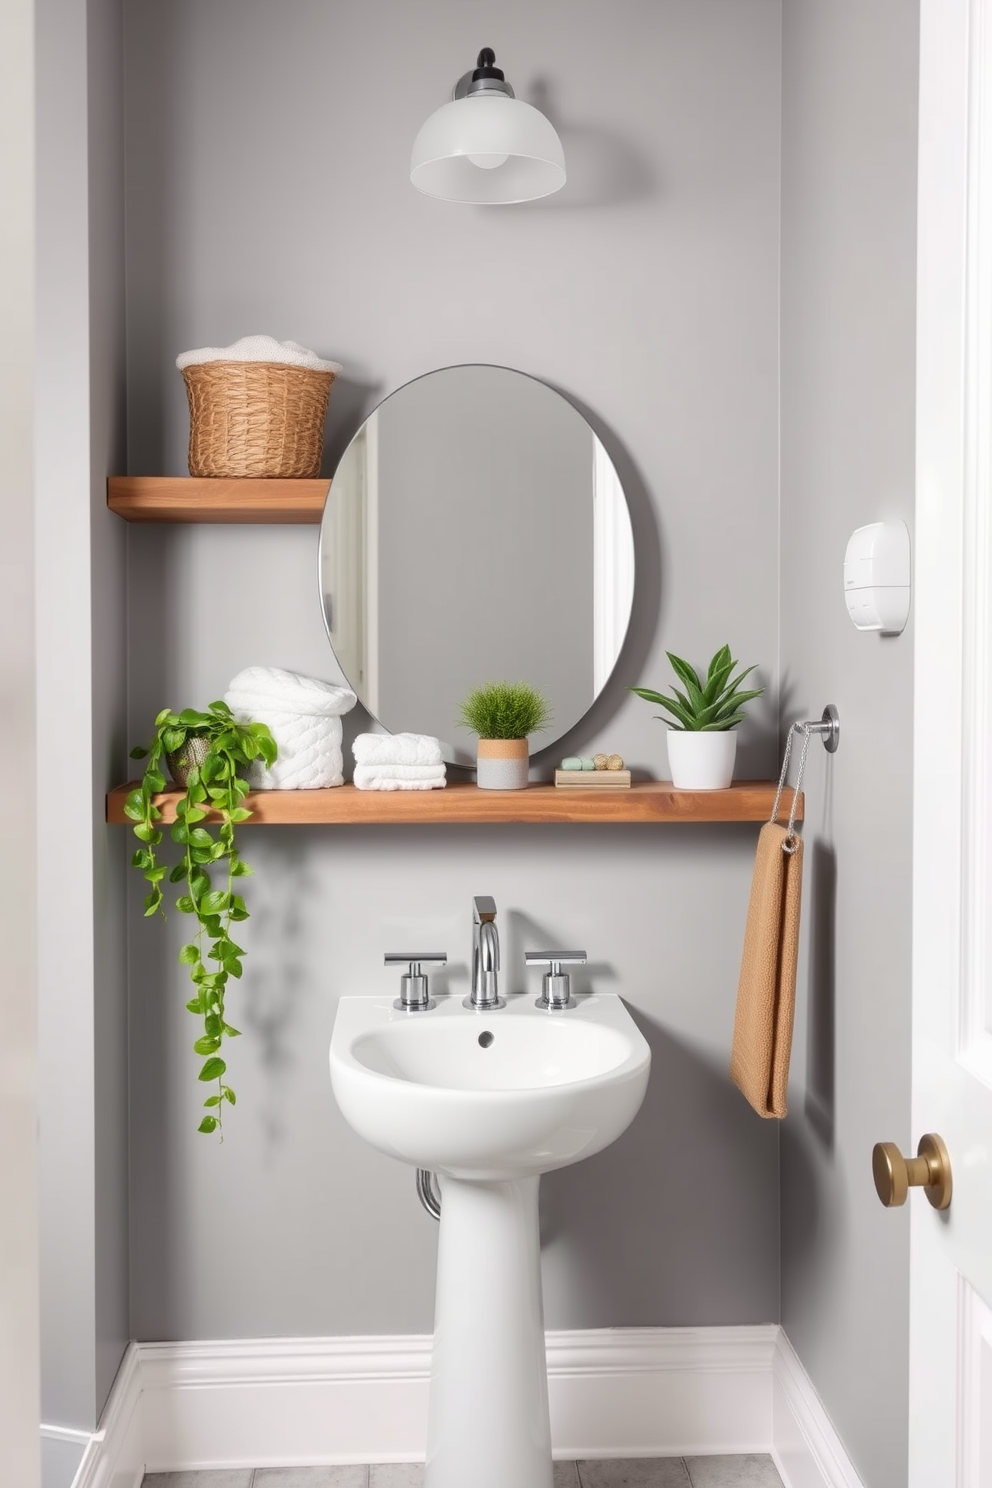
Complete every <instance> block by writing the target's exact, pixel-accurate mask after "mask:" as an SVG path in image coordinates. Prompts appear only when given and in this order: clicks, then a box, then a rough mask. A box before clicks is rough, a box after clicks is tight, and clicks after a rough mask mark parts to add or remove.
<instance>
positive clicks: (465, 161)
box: [410, 47, 565, 202]
mask: <svg viewBox="0 0 992 1488" xmlns="http://www.w3.org/2000/svg"><path fill="white" fill-rule="evenodd" d="M495 64H496V53H495V52H494V51H493V50H492V49H491V48H490V47H483V49H482V51H481V52H480V53H479V65H478V66H477V67H476V69H475V71H474V72H467V73H466V74H465V76H464V77H462V78H460V79H459V81H458V83H457V84H456V85H455V91H454V95H453V99H452V102H451V103H445V104H443V105H442V106H441V108H439V109H438V110H437V111H436V112H435V113H433V114H431V116H430V118H429V119H428V120H427V122H426V123H425V124H424V126H423V128H422V129H421V131H420V133H419V134H418V135H417V138H416V139H415V140H414V142H413V154H412V156H411V158H410V180H411V181H412V182H413V184H414V186H416V188H417V190H418V191H423V192H425V193H426V195H427V196H436V197H440V199H441V200H442V201H460V202H523V201H533V200H534V199H535V198H536V197H539V196H550V195H551V193H552V192H553V191H560V190H561V188H562V186H564V184H565V156H564V153H563V151H562V148H561V140H560V139H559V138H558V135H557V134H556V133H555V130H554V127H553V126H552V125H551V123H550V122H549V121H548V120H547V119H546V118H545V116H544V115H543V114H542V113H541V111H540V110H539V109H536V108H532V107H531V105H530V104H529V103H523V102H522V101H521V100H520V99H519V98H514V96H513V89H512V88H511V87H510V85H509V83H508V82H507V81H506V79H505V78H504V76H503V74H502V72H501V71H500V69H499V68H498V67H497V66H496V65H495Z"/></svg>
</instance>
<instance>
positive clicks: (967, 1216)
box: [909, 0, 992, 1488]
mask: <svg viewBox="0 0 992 1488" xmlns="http://www.w3.org/2000/svg"><path fill="white" fill-rule="evenodd" d="M920 22H921V31H920V134H919V138H920V149H919V213H918V260H917V285H918V290H917V489H916V548H917V553H916V650H915V686H914V691H915V702H914V730H913V739H914V761H915V784H914V801H913V808H914V846H913V880H914V886H913V1133H912V1135H913V1144H914V1150H915V1143H916V1141H917V1139H918V1138H919V1137H920V1136H921V1135H922V1134H923V1132H925V1131H936V1132H938V1133H940V1134H941V1135H942V1136H943V1137H944V1138H945V1140H946V1142H947V1144H948V1147H949V1149H950V1154H951V1162H952V1167H953V1170H954V1181H955V1190H954V1197H953V1200H952V1204H951V1208H950V1210H948V1211H947V1213H946V1215H941V1214H938V1213H937V1212H936V1211H935V1210H933V1209H932V1208H931V1207H930V1205H929V1204H927V1203H926V1201H925V1199H923V1196H922V1195H913V1196H912V1197H911V1200H910V1202H911V1204H912V1215H911V1229H910V1236H911V1239H910V1383H909V1417H910V1430H909V1436H910V1440H909V1459H910V1470H909V1483H910V1488H979V1485H981V1488H987V1485H988V1484H989V1483H990V1482H992V1477H990V1476H989V1475H990V1474H992V1458H990V1459H988V1460H986V1462H985V1464H984V1468H982V1467H980V1466H979V1462H978V1457H977V1446H978V1442H979V1440H980V1434H979V1426H980V1416H981V1412H980V1411H979V1410H977V1409H974V1408H973V1407H975V1406H976V1405H977V1394H976V1390H977V1382H976V1379H975V1370H974V1364H975V1361H976V1360H978V1359H979V1358H980V1357H981V1348H982V1326H983V1325H982V1316H981V1314H982V1306H983V1304H982V1303H981V1301H980V1294H982V1293H984V1295H985V1296H986V1298H988V1297H989V1296H990V1294H992V1258H990V1257H989V1256H988V1255H987V1254H983V1242H984V1244H985V1247H986V1250H987V1249H988V1248H992V1035H990V1034H989V1032H988V1031H987V1030H988V1029H990V1028H992V1007H990V1006H989V999H988V996H987V994H986V992H985V989H986V988H987V987H988V985H989V983H988V977H987V972H986V965H987V964H988V965H992V962H989V961H988V960H987V957H988V952H989V951H990V950H992V942H990V941H989V936H988V931H987V928H986V923H985V922H986V920H987V919H988V918H989V916H988V896H989V889H990V886H992V876H990V869H992V820H990V815H989V812H990V804H992V765H990V762H989V748H988V740H989V733H988V730H989V729H990V728H992V688H990V685H989V671H990V668H992V628H990V610H989V593H990V589H992V545H990V541H989V520H990V493H992V479H990V477H992V0H922V3H921V15H920ZM987 1347H988V1361H989V1363H990V1364H992V1333H990V1342H989V1345H988V1346H987ZM989 1433H992V1421H990V1422H989V1425H988V1427H987V1428H986V1434H987V1436H988V1435H989ZM990 1449H992V1441H989V1442H987V1445H986V1450H990ZM983 1472H984V1474H985V1476H981V1474H982V1473H983Z"/></svg>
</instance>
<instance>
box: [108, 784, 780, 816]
mask: <svg viewBox="0 0 992 1488" xmlns="http://www.w3.org/2000/svg"><path fill="white" fill-rule="evenodd" d="M133 789H134V783H133V782H132V783H131V784H130V785H121V786H118V787H117V788H116V790H112V791H111V792H110V794H109V795H108V797H107V821H108V822H126V821H127V820H128V818H127V817H126V816H125V815H124V802H125V801H126V799H127V796H128V793H129V792H130V791H132V790H133ZM180 794H181V792H180V791H178V790H169V791H164V792H163V794H162V795H160V796H156V797H155V802H156V804H157V805H158V806H160V807H161V809H162V819H163V821H166V822H170V821H174V820H175V815H176V802H177V800H178V799H179V797H180ZM774 799H775V784H774V782H772V781H768V780H742V781H739V782H737V783H735V784H734V785H732V786H731V787H730V789H729V790H723V791H686V790H676V789H675V788H674V786H673V785H672V783H671V781H670V780H652V781H644V782H641V783H639V784H635V785H632V786H631V787H630V789H629V790H616V789H603V790H596V789H593V788H589V789H586V788H584V787H583V788H573V789H571V790H560V789H559V788H558V787H557V786H554V785H531V786H528V788H527V789H526V790H523V791H498V790H480V789H479V788H478V786H476V785H462V784H455V785H447V786H446V787H445V788H444V790H432V791H366V790H356V789H355V787H354V786H353V785H342V786H338V787H337V788H336V789H334V790H301V791H280V790H275V791H252V792H251V794H250V795H249V796H248V797H247V798H246V800H245V805H246V806H247V807H248V808H249V810H251V811H252V813H253V815H252V816H251V818H250V819H249V820H248V821H246V822H245V824H244V825H245V826H246V827H251V826H262V827H264V826H292V825H304V824H306V823H314V824H318V825H320V824H323V825H325V826H359V825H367V826H399V825H403V824H406V825H410V826H432V825H444V824H446V823H448V824H463V825H473V824H480V823H484V822H508V823H510V822H606V823H609V822H614V823H622V822H761V821H767V820H768V818H769V816H770V815H771V810H772V803H773V802H774ZM791 805H792V791H791V789H786V790H785V791H783V793H782V806H781V811H780V814H779V815H780V819H784V818H786V817H787V816H788V812H789V809H790V807H791ZM802 816H803V798H802V796H800V798H799V804H798V809H797V811H796V819H797V821H801V820H802Z"/></svg>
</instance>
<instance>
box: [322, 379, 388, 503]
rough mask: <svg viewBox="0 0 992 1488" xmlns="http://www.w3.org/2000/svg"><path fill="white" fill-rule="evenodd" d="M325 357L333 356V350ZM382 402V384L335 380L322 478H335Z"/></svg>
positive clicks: (328, 414)
mask: <svg viewBox="0 0 992 1488" xmlns="http://www.w3.org/2000/svg"><path fill="white" fill-rule="evenodd" d="M327 355H328V356H333V355H334V352H333V350H332V351H329V352H328V353H327ZM381 398H382V383H381V381H373V380H372V379H371V378H363V377H358V376H354V375H349V376H344V375H342V376H341V377H337V378H335V380H334V385H333V387H332V388H331V398H330V402H329V403H328V406H327V424H326V426H325V428H324V452H323V454H322V455H321V460H320V469H321V473H322V474H323V475H327V476H332V475H333V474H334V471H335V470H336V468H337V464H338V461H339V460H340V459H341V456H342V455H343V454H344V452H345V450H346V449H347V448H348V445H349V444H350V443H351V441H352V440H353V439H354V437H355V435H356V434H357V433H358V431H359V429H360V428H361V427H362V425H363V424H364V422H365V420H366V419H367V418H368V416H369V414H370V413H371V412H372V410H373V408H375V407H376V405H377V404H378V403H379V401H380V400H381Z"/></svg>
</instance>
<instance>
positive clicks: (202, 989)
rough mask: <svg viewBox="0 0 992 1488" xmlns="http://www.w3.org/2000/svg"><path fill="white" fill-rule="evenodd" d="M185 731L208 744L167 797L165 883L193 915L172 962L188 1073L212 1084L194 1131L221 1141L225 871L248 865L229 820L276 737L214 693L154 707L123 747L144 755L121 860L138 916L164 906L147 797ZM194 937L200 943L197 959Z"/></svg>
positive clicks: (236, 964) (241, 906)
mask: <svg viewBox="0 0 992 1488" xmlns="http://www.w3.org/2000/svg"><path fill="white" fill-rule="evenodd" d="M190 739H206V740H207V741H208V747H207V753H206V755H205V756H204V758H203V760H202V761H201V762H200V763H199V764H198V765H194V766H193V768H191V769H190V770H189V773H188V776H187V783H186V790H185V794H184V795H182V796H181V797H180V798H179V800H178V802H177V803H176V820H175V822H174V823H173V825H172V828H171V831H170V836H171V838H172V840H173V842H175V843H177V844H178V846H179V847H181V848H182V850H183V855H182V858H181V859H180V861H179V862H178V863H177V864H176V865H175V867H174V868H173V869H172V870H171V872H169V874H168V879H169V883H170V884H183V885H185V892H183V893H180V894H179V896H178V898H177V899H176V904H175V907H176V909H177V910H178V911H179V912H180V913H181V914H187V915H193V916H194V917H195V919H196V921H197V932H196V937H195V939H194V940H191V941H189V942H188V943H187V944H186V945H184V946H183V948H182V950H181V951H180V952H179V961H180V963H181V965H183V966H186V967H188V968H189V975H190V980H191V981H192V982H193V985H194V988H195V995H194V996H193V997H192V998H191V999H190V1001H189V1002H187V1004H186V1007H187V1009H188V1010H189V1012H190V1013H192V1014H193V1016H194V1017H196V1018H198V1019H200V1021H201V1022H202V1024H203V1032H202V1034H201V1035H200V1036H199V1037H198V1038H197V1039H196V1040H195V1042H194V1044H193V1049H194V1052H195V1053H196V1054H198V1055H200V1056H201V1057H204V1056H206V1062H205V1063H204V1065H203V1067H202V1069H201V1070H200V1072H199V1076H198V1078H199V1079H200V1080H202V1081H204V1082H205V1083H207V1084H213V1083H214V1082H216V1085H217V1089H216V1091H215V1092H214V1093H213V1094H212V1095H209V1096H208V1097H207V1098H206V1099H205V1101H204V1106H205V1107H207V1108H208V1114H207V1115H206V1116H204V1117H203V1119H202V1120H201V1122H200V1125H199V1127H198V1128H197V1130H198V1131H201V1132H204V1133H207V1134H209V1133H212V1132H215V1131H216V1132H219V1133H220V1136H221V1140H223V1122H222V1117H221V1112H222V1110H223V1108H224V1106H225V1104H226V1105H231V1106H233V1105H234V1104H235V1094H234V1091H233V1090H232V1089H231V1087H230V1085H228V1084H227V1083H226V1082H225V1079H224V1076H225V1074H226V1073H227V1065H226V1064H225V1062H224V1060H223V1059H221V1058H220V1056H219V1053H218V1051H219V1049H220V1048H221V1046H222V1043H223V1040H224V1039H225V1038H235V1037H237V1034H238V1030H237V1029H236V1028H232V1027H231V1026H230V1024H228V1023H227V1022H226V1020H225V1011H224V996H225V992H226V989H227V982H228V978H229V977H234V978H235V979H237V978H239V977H240V976H241V973H242V966H241V960H242V957H243V956H244V954H245V952H244V950H243V949H242V947H241V946H239V945H236V944H235V942H234V941H233V940H232V939H231V934H230V929H231V925H232V924H234V923H235V922H236V921H240V920H246V919H247V918H248V910H247V907H246V905H245V901H244V899H243V898H242V897H241V895H240V894H236V893H235V892H234V880H235V879H236V878H243V877H245V876H246V875H247V874H249V873H251V871H252V870H251V869H250V868H249V866H248V864H247V863H246V862H245V861H244V859H243V858H242V857H241V855H240V853H239V852H238V849H237V846H236V844H235V839H234V828H235V824H240V823H241V822H245V821H247V820H248V819H249V817H250V816H251V812H250V811H249V810H248V808H247V807H246V806H244V804H243V802H244V798H245V796H246V795H247V793H248V782H247V781H246V780H245V779H244V772H245V771H246V769H247V767H248V765H249V763H250V762H251V761H252V760H253V759H258V758H261V759H262V760H264V762H265V764H266V765H267V766H271V765H272V763H273V762H274V760H275V758H276V744H275V740H274V739H273V737H272V735H271V734H270V732H269V730H268V729H267V728H266V726H265V724H264V723H239V722H238V721H237V720H236V719H235V717H234V715H233V714H232V712H231V710H230V708H229V707H228V706H227V704H226V703H223V702H216V703H211V704H210V707H209V708H208V709H207V711H206V712H205V713H200V712H197V710H196V709H194V708H184V709H183V711H182V712H181V713H174V712H173V711H172V710H171V709H170V708H163V709H162V711H161V712H160V713H159V714H158V716H157V718H156V719H155V734H154V736H153V738H152V740H151V742H150V744H149V745H148V746H147V747H144V746H141V745H138V746H137V747H136V748H135V749H132V751H131V758H132V759H144V760H146V764H145V769H144V774H143V776H142V779H141V784H140V786H139V787H138V788H137V789H135V790H133V791H131V793H130V794H129V796H128V798H127V801H126V802H125V805H124V810H125V813H126V815H127V816H128V817H129V818H130V819H131V821H133V822H134V828H133V831H134V835H135V836H136V837H137V839H138V841H139V842H140V843H141V844H142V846H141V847H139V848H138V850H137V852H136V853H135V854H134V856H133V858H132V859H131V863H132V866H133V867H135V868H137V869H139V870H140V872H141V873H142V875H143V877H144V878H145V879H146V880H147V882H148V884H149V885H150V892H149V893H148V894H147V895H146V896H145V900H144V912H145V915H146V916H148V915H154V914H156V913H161V914H162V915H164V914H165V908H164V896H163V894H162V890H161V887H160V885H161V882H162V880H163V879H164V878H165V876H166V872H167V870H166V868H165V867H164V866H163V865H162V864H160V863H159V861H158V858H157V856H156V852H155V849H156V848H157V847H158V846H159V844H160V843H161V841H162V832H161V830H160V829H159V827H158V826H157V825H156V824H157V823H158V822H160V821H161V819H162V812H161V810H160V808H159V807H158V806H156V805H155V802H154V799H153V798H154V796H155V795H156V794H157V793H158V792H159V791H161V790H164V788H165V777H164V776H163V774H162V771H161V768H160V765H161V762H162V757H163V755H165V754H176V753H177V752H180V751H182V750H183V749H184V747H185V745H186V743H187V741H188V740H190ZM201 824H202V825H201ZM211 868H213V870H214V871H215V872H219V873H221V874H223V875H224V882H223V885H222V886H218V887H216V888H215V887H214V884H213V881H212V879H211V876H210V873H211ZM204 936H206V937H207V939H208V940H209V942H210V947H209V950H207V952H206V959H205V954H204ZM208 962H209V967H208Z"/></svg>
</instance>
